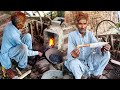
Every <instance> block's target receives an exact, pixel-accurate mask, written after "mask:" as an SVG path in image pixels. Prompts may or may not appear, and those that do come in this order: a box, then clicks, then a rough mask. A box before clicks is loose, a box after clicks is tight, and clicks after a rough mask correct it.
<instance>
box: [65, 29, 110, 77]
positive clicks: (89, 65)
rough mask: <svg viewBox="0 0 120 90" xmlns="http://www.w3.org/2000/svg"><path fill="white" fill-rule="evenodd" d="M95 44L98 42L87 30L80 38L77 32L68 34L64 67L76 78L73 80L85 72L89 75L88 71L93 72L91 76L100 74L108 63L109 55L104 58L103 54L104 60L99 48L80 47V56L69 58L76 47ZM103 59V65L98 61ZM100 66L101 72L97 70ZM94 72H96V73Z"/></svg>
mask: <svg viewBox="0 0 120 90" xmlns="http://www.w3.org/2000/svg"><path fill="white" fill-rule="evenodd" d="M96 42H98V41H97V39H96V37H95V36H94V35H93V33H92V32H91V31H88V30H87V31H86V34H85V35H84V37H82V35H81V34H80V33H79V31H78V30H76V31H73V32H71V33H69V34H68V52H67V60H66V61H65V66H66V67H67V68H68V69H69V70H70V71H71V72H72V73H73V74H74V76H76V77H75V78H80V77H81V75H82V74H83V73H85V72H87V73H88V74H89V73H91V72H89V71H94V73H92V74H96V75H97V74H101V72H102V71H103V69H104V68H105V66H106V64H107V63H108V60H109V58H110V55H107V56H106V54H105V57H106V58H104V56H103V54H102V53H101V47H99V48H90V47H82V48H80V55H79V57H78V58H73V57H72V56H71V54H70V53H71V52H72V51H73V50H74V49H75V48H76V46H77V45H80V44H90V43H96ZM106 53H109V52H106ZM103 58H104V59H105V60H104V61H106V62H104V65H103V64H101V63H100V61H101V60H102V59H103ZM99 59H100V60H99ZM97 60H98V61H97ZM71 62H72V64H71ZM101 62H102V61H101ZM98 64H99V65H98ZM100 65H103V66H101V67H100V70H101V71H100V70H98V66H100ZM95 70H98V72H97V71H95Z"/></svg>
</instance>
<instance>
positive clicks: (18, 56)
mask: <svg viewBox="0 0 120 90" xmlns="http://www.w3.org/2000/svg"><path fill="white" fill-rule="evenodd" d="M21 40H22V42H23V43H24V44H22V45H17V46H16V47H13V48H11V49H10V50H9V53H8V55H9V57H10V58H11V59H14V60H15V61H16V62H18V66H19V67H20V68H25V67H26V66H27V62H28V49H30V50H31V49H32V38H31V35H30V34H29V33H27V34H25V35H24V36H23V37H22V39H21Z"/></svg>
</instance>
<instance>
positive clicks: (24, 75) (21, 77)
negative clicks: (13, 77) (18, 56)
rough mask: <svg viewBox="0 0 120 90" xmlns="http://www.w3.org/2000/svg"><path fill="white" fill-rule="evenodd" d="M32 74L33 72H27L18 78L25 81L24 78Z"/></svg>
mask: <svg viewBox="0 0 120 90" xmlns="http://www.w3.org/2000/svg"><path fill="white" fill-rule="evenodd" d="M30 73H31V70H28V71H27V72H25V73H24V74H22V75H21V76H20V77H18V79H23V78H24V77H26V76H27V75H28V74H30Z"/></svg>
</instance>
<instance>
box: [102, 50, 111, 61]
mask: <svg viewBox="0 0 120 90" xmlns="http://www.w3.org/2000/svg"><path fill="white" fill-rule="evenodd" d="M110 56H111V55H110V52H109V51H107V52H105V53H104V57H105V58H106V59H108V60H110Z"/></svg>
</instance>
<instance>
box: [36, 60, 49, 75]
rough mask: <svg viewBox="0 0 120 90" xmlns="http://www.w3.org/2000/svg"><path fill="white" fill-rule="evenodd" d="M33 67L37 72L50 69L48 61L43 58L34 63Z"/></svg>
mask: <svg viewBox="0 0 120 90" xmlns="http://www.w3.org/2000/svg"><path fill="white" fill-rule="evenodd" d="M35 68H36V70H37V71H38V72H39V73H44V72H45V71H48V70H49V69H50V63H49V62H48V61H47V60H46V59H43V60H40V61H38V62H37V63H36V64H35Z"/></svg>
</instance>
